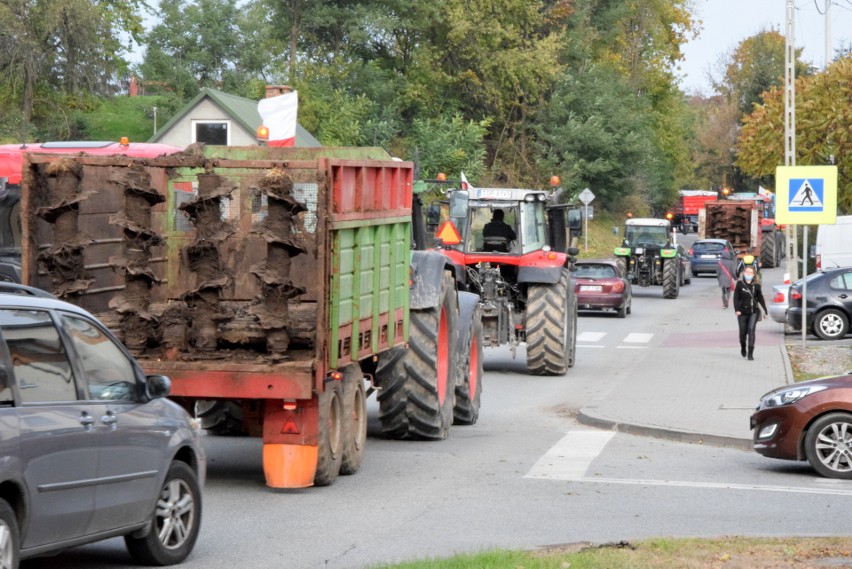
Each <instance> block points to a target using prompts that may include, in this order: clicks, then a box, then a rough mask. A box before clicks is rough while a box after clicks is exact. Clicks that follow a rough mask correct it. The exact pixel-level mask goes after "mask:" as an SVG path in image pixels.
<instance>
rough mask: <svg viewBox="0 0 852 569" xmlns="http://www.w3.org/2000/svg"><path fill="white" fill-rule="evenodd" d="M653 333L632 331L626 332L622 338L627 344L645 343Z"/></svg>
mask: <svg viewBox="0 0 852 569" xmlns="http://www.w3.org/2000/svg"><path fill="white" fill-rule="evenodd" d="M653 337H654V335H653V334H642V333H639V332H633V333H632V334H628V335H627V336H626V337H625V338H624V342H625V343H627V344H647V343H648V342H650V341H651V338H653Z"/></svg>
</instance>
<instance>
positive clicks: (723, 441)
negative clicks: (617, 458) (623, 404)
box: [577, 409, 752, 451]
mask: <svg viewBox="0 0 852 569" xmlns="http://www.w3.org/2000/svg"><path fill="white" fill-rule="evenodd" d="M577 420H578V421H579V422H580V423H581V424H583V425H587V426H589V427H595V428H598V429H603V430H608V431H616V432H619V433H627V434H629V435H639V436H642V437H653V438H656V439H666V440H670V441H675V442H679V443H692V444H699V445H702V444H703V445H711V446H717V447H723V448H733V449H739V450H747V451H750V450H752V441H751V439H743V438H739V437H728V436H724V435H708V434H702V433H695V432H692V431H680V430H678V429H670V428H666V427H656V426H651V425H635V424H631V423H623V422H621V421H615V420H612V419H607V418H605V417H601V416H600V415H596V414H595V413H593V412H591V411H589V410H588V409H580V412H579V413H578V414H577Z"/></svg>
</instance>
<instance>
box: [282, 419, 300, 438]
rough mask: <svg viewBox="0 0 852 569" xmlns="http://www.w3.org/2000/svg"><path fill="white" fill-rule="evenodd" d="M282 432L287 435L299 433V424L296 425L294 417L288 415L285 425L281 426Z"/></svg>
mask: <svg viewBox="0 0 852 569" xmlns="http://www.w3.org/2000/svg"><path fill="white" fill-rule="evenodd" d="M281 433H282V434H285V435H298V434H299V426H298V425H296V421H294V420H293V417H288V418H287V422H285V423H284V426H283V427H281Z"/></svg>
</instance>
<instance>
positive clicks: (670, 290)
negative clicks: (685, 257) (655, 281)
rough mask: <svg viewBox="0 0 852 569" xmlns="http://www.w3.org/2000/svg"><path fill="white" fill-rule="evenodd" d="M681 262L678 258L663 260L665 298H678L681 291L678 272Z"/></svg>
mask: <svg viewBox="0 0 852 569" xmlns="http://www.w3.org/2000/svg"><path fill="white" fill-rule="evenodd" d="M679 263H680V261H679V260H678V259H676V258H675V259H666V260H665V261H663V298H677V295H678V293H679V292H680V287H679V286H678V274H677V268H678V264H679Z"/></svg>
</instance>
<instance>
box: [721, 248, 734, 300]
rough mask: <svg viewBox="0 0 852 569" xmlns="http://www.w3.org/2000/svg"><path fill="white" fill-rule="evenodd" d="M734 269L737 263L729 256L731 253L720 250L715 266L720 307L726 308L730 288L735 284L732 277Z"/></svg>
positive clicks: (729, 296)
mask: <svg viewBox="0 0 852 569" xmlns="http://www.w3.org/2000/svg"><path fill="white" fill-rule="evenodd" d="M736 270H737V265H736V263H735V262H734V260H733V259H732V258H731V254H730V253H729V252H728V251H722V258H721V259H719V264H718V265H717V266H716V279H717V280H718V281H719V288H721V289H722V308H728V299H729V298H731V289H732V288H734V285H735V284H736V279H735V278H734V273H735V272H736Z"/></svg>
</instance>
